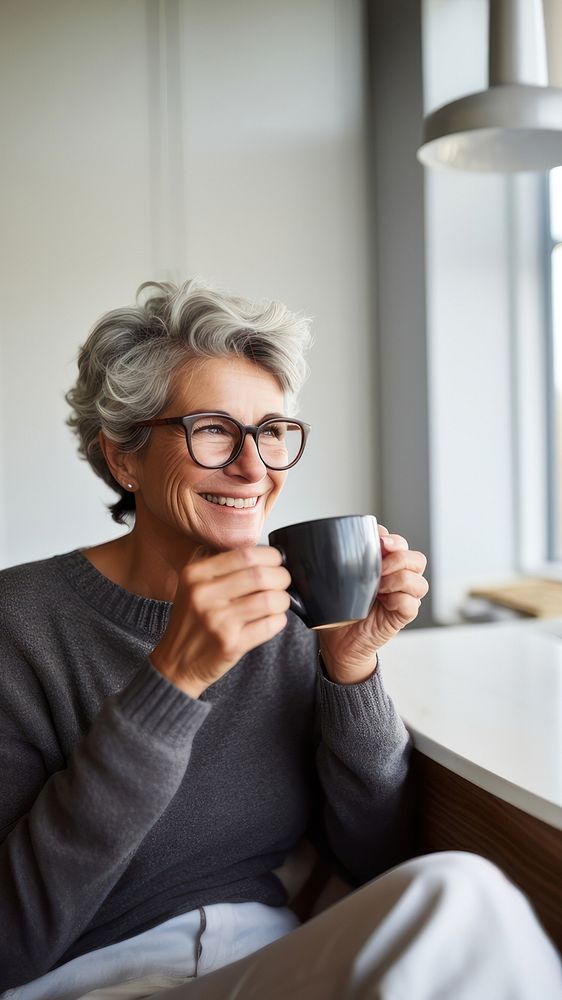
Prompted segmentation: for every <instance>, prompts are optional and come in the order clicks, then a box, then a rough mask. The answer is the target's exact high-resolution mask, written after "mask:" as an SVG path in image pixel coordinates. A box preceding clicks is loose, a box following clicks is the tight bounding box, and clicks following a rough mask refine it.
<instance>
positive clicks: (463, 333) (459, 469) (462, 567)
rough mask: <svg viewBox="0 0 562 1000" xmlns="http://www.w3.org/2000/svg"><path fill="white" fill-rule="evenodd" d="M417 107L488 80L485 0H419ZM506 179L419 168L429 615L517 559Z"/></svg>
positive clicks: (451, 609)
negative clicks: (420, 91) (420, 100)
mask: <svg viewBox="0 0 562 1000" xmlns="http://www.w3.org/2000/svg"><path fill="white" fill-rule="evenodd" d="M423 11H424V21H423V23H424V44H423V56H424V98H425V109H426V113H427V112H429V111H431V110H433V109H434V108H435V107H437V106H439V105H441V104H444V103H446V102H447V101H450V100H454V99H456V98H457V97H461V96H463V95H465V94H467V93H470V92H472V91H477V90H482V89H485V88H486V87H487V82H488V81H487V51H488V48H487V16H488V5H487V2H486V0H452V2H450V3H442V2H441V0H425V2H424V5H423ZM511 190H512V189H511V187H510V181H508V179H507V178H506V177H505V176H502V175H487V174H477V173H473V174H470V173H462V172H457V171H445V170H442V171H437V170H435V171H429V170H426V172H425V203H426V209H425V214H426V293H427V325H428V377H429V390H430V391H429V399H430V442H431V444H430V475H431V496H432V504H431V518H432V521H431V535H432V553H431V561H432V567H433V578H432V590H433V603H434V614H435V618H436V619H437V620H438V621H442V622H451V621H455V620H457V618H458V613H459V608H460V607H461V605H462V603H463V601H464V598H465V596H466V594H467V591H468V590H469V589H470V587H471V586H472V585H475V584H481V583H485V582H489V581H497V580H501V579H504V578H506V577H507V578H509V577H510V576H511V575H512V573H513V571H514V569H515V568H516V561H517V548H516V542H517V538H516V529H517V516H518V515H517V492H516V487H517V479H516V448H517V442H516V440H515V431H516V423H515V412H516V411H515V399H514V388H513V379H514V377H515V368H514V324H513V309H512V306H513V303H512V297H511V284H510V282H511V281H512V279H513V271H512V262H513V260H512V241H513V226H512V209H513V203H512V198H511Z"/></svg>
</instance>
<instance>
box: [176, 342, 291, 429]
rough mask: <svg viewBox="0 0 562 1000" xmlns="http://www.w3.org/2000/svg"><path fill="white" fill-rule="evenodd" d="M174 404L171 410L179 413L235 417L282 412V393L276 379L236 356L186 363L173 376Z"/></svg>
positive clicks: (259, 366)
mask: <svg viewBox="0 0 562 1000" xmlns="http://www.w3.org/2000/svg"><path fill="white" fill-rule="evenodd" d="M172 400H173V401H172V404H171V407H172V408H173V409H174V410H176V411H177V412H178V413H179V412H180V410H181V412H182V413H189V412H192V411H194V410H213V409H217V410H226V411H227V412H229V413H232V414H233V415H234V416H236V415H237V411H241V412H247V411H248V409H251V410H254V409H256V410H259V411H260V412H262V413H265V412H269V411H271V412H273V411H278V412H282V411H283V389H282V388H281V386H280V384H279V382H278V381H277V379H276V378H275V376H274V375H273V374H272V373H271V372H269V371H267V370H266V369H265V368H262V367H261V365H258V364H256V363H255V362H253V361H250V360H249V359H246V358H239V357H236V356H235V355H232V356H230V357H225V358H197V359H195V360H191V361H188V362H186V364H185V365H182V366H181V367H180V368H178V369H177V371H176V373H175V375H174V378H173V382H172ZM264 406H265V408H264ZM178 407H180V410H178ZM168 409H169V408H168Z"/></svg>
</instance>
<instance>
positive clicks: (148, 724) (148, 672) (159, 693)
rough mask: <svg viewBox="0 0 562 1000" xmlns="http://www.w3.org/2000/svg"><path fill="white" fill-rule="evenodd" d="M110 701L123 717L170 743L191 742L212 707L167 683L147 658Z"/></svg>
mask: <svg viewBox="0 0 562 1000" xmlns="http://www.w3.org/2000/svg"><path fill="white" fill-rule="evenodd" d="M113 701H114V704H115V705H116V707H117V708H118V709H119V710H120V711H121V713H122V715H123V716H124V717H125V718H127V719H129V720H130V721H131V722H133V723H134V724H135V725H137V726H140V727H142V728H143V729H144V730H145V732H146V733H148V734H150V735H152V736H156V737H158V738H160V739H164V740H166V741H168V742H170V743H183V742H185V741H186V740H187V741H191V740H192V739H193V737H194V736H195V734H196V733H197V731H198V729H199V728H200V726H201V725H202V723H203V722H204V721H205V719H206V718H207V715H208V714H209V712H210V711H211V708H212V705H210V704H209V703H206V702H202V701H198V700H196V699H195V698H190V696H189V695H188V694H185V693H184V692H183V691H180V690H179V688H177V687H176V686H175V685H174V684H171V683H170V681H168V680H167V679H166V677H164V675H163V674H161V673H159V672H158V670H156V668H155V667H153V665H152V663H151V662H150V660H149V659H148V658H147V660H146V662H145V663H144V664H143V666H141V668H140V669H139V670H138V671H137V673H136V674H135V676H134V677H133V680H132V681H131V682H130V683H129V684H128V685H127V687H126V688H123V690H122V691H120V692H119V694H118V695H116V696H115V698H114V699H113Z"/></svg>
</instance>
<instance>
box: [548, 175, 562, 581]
mask: <svg viewBox="0 0 562 1000" xmlns="http://www.w3.org/2000/svg"><path fill="white" fill-rule="evenodd" d="M549 234H550V240H549V252H550V277H551V282H550V310H551V313H550V324H551V330H552V376H553V377H552V383H553V385H552V392H553V396H552V403H551V413H552V417H553V427H552V435H551V440H552V448H551V496H552V502H551V508H552V511H551V544H550V546H549V547H550V554H551V558H553V559H555V560H558V561H562V167H557V168H556V169H555V170H552V171H551V172H550V227H549ZM552 383H551V384H552Z"/></svg>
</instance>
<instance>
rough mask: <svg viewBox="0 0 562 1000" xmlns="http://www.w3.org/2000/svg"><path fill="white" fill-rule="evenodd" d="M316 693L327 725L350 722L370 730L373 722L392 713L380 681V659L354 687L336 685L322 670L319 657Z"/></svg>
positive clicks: (351, 685) (340, 724)
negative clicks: (361, 724)
mask: <svg viewBox="0 0 562 1000" xmlns="http://www.w3.org/2000/svg"><path fill="white" fill-rule="evenodd" d="M318 694H319V702H320V711H321V714H322V717H323V718H324V719H325V720H326V721H327V723H328V725H330V726H331V725H334V726H337V727H345V726H347V725H348V724H349V722H350V721H353V722H354V723H355V725H357V724H358V723H364V724H365V725H366V726H367V728H372V725H373V719H379V720H381V719H384V718H386V717H388V716H389V715H390V714H393V705H392V702H391V700H390V698H389V696H388V694H387V693H386V691H385V689H384V685H383V680H382V673H381V667H380V660H378V661H377V667H376V670H375V672H374V673H373V674H371V676H370V677H367V678H366V680H364V681H359V682H358V683H357V684H336V683H334V682H333V681H331V680H330V679H329V677H327V675H326V674H325V672H324V670H323V666H322V658H321V657H319V660H318Z"/></svg>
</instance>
